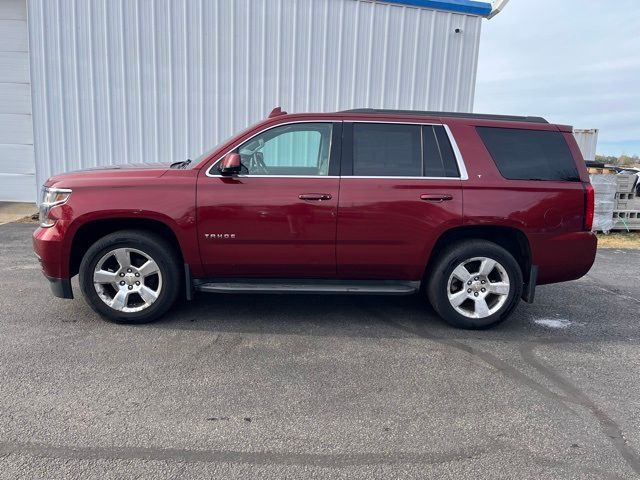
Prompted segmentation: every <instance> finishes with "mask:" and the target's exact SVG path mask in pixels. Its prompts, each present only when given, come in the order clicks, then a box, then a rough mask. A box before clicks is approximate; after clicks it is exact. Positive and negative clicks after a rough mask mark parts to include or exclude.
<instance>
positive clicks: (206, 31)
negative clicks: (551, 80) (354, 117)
mask: <svg viewBox="0 0 640 480" xmlns="http://www.w3.org/2000/svg"><path fill="white" fill-rule="evenodd" d="M497 3H498V4H502V3H504V0H502V1H500V2H497ZM497 11H499V8H498V9H496V8H493V9H492V5H491V4H490V3H488V2H482V1H474V0H393V1H391V0H390V1H384V2H383V1H373V2H372V1H364V0H28V2H27V1H26V0H2V2H0V200H21V201H33V200H35V199H36V193H37V191H38V188H39V185H40V184H41V183H42V182H43V181H44V180H45V179H46V178H47V177H48V176H50V175H51V174H54V173H58V172H63V171H69V170H75V169H79V168H85V167H92V166H100V165H110V164H118V163H132V162H133V163H135V162H153V161H176V160H183V159H185V158H188V157H191V158H194V157H195V156H197V155H198V154H200V153H201V152H203V151H205V150H207V149H209V148H210V147H212V146H214V145H215V144H217V143H218V142H220V141H221V140H223V139H224V138H226V137H228V136H229V135H231V134H233V133H234V132H237V131H238V130H240V129H243V128H245V127H246V126H248V125H249V124H251V123H254V122H256V121H258V120H259V119H261V118H264V117H265V115H267V114H268V112H269V111H270V110H271V109H272V108H273V107H274V106H277V105H280V106H282V107H283V109H285V110H288V111H290V112H292V111H293V112H297V111H300V112H302V111H335V110H342V109H347V108H358V107H377V108H400V109H422V110H449V111H471V110H472V108H473V97H474V87H475V76H476V67H477V60H478V48H479V40H480V28H481V23H482V19H483V18H485V17H490V16H491V15H492V14H495V13H496V12H497ZM27 65H29V66H30V75H29V69H28V67H27ZM31 114H33V115H31ZM32 120H33V121H32Z"/></svg>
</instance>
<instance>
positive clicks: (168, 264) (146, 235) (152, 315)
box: [79, 230, 183, 324]
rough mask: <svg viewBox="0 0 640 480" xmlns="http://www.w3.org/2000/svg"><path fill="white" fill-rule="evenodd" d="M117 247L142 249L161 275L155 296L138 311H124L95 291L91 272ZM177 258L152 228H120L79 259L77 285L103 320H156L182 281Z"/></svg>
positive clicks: (135, 321) (139, 322)
mask: <svg viewBox="0 0 640 480" xmlns="http://www.w3.org/2000/svg"><path fill="white" fill-rule="evenodd" d="M116 248H132V249H136V250H139V251H141V252H144V253H145V254H146V255H148V256H149V257H150V258H152V259H153V261H155V263H156V264H157V266H158V269H159V272H160V274H161V276H162V277H161V278H162V288H161V289H159V293H158V295H157V298H156V300H155V301H154V302H153V303H151V304H150V305H148V306H147V307H146V308H145V309H143V310H141V311H137V312H123V311H119V310H115V309H113V308H111V307H110V306H109V305H107V304H106V303H105V302H104V301H103V300H102V299H101V298H100V296H99V295H98V293H97V292H96V289H95V287H94V283H93V272H94V270H95V268H96V265H97V263H98V261H100V259H102V258H103V256H105V255H107V254H108V253H109V252H110V251H112V250H114V249H116ZM179 265H180V262H179V259H178V257H177V253H176V251H175V249H174V247H173V246H172V245H171V244H170V243H169V242H167V241H166V240H164V239H163V238H162V237H160V236H158V235H156V234H153V233H151V232H146V231H139V230H121V231H118V232H114V233H111V234H109V235H106V236H105V237H103V238H101V239H100V240H98V241H97V242H95V243H94V244H93V245H91V247H89V249H88V250H87V252H86V253H85V255H84V257H83V258H82V262H81V263H80V272H79V273H80V289H81V290H82V294H83V296H84V298H85V300H86V302H87V303H88V304H89V306H90V307H91V308H92V309H93V310H95V311H96V312H97V313H98V314H100V315H101V316H102V317H103V318H105V319H106V320H109V321H111V322H115V323H126V324H141V323H148V322H152V321H154V320H157V319H158V318H160V317H161V316H162V315H164V314H165V313H166V312H167V310H169V308H171V306H172V305H173V304H174V303H175V301H176V299H177V297H178V293H179V291H180V287H181V285H182V282H183V278H182V272H181V269H180V266H179Z"/></svg>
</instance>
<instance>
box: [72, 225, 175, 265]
mask: <svg viewBox="0 0 640 480" xmlns="http://www.w3.org/2000/svg"><path fill="white" fill-rule="evenodd" d="M121 230H136V231H147V232H151V233H154V234H156V235H158V236H160V237H162V238H164V239H165V240H167V241H168V242H169V243H170V244H171V245H172V246H173V247H174V249H175V252H176V254H177V255H178V258H179V259H180V262H181V263H184V255H183V252H182V248H181V245H180V242H179V240H178V236H177V235H176V233H175V231H174V230H173V228H171V227H170V226H169V225H168V224H167V223H165V222H163V221H161V220H157V219H151V218H138V217H134V218H132V217H113V218H105V219H96V220H91V221H88V222H85V223H83V224H82V225H80V226H79V227H78V229H77V230H76V231H75V233H74V235H73V239H72V240H71V245H70V247H69V276H70V277H72V276H74V275H76V274H77V273H78V270H79V267H80V262H81V261H82V258H83V257H84V255H85V253H86V252H87V250H88V249H89V247H90V246H91V245H93V244H94V243H95V242H96V241H97V240H98V239H100V238H102V237H104V236H105V235H108V234H110V233H114V232H117V231H121Z"/></svg>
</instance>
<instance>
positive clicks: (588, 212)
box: [584, 183, 596, 232]
mask: <svg viewBox="0 0 640 480" xmlns="http://www.w3.org/2000/svg"><path fill="white" fill-rule="evenodd" d="M595 208H596V194H595V190H594V189H593V185H591V184H590V183H585V184H584V229H585V230H587V231H589V232H590V231H591V228H592V227H593V214H594V212H595Z"/></svg>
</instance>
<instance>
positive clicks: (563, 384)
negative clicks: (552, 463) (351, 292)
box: [369, 312, 640, 475]
mask: <svg viewBox="0 0 640 480" xmlns="http://www.w3.org/2000/svg"><path fill="white" fill-rule="evenodd" d="M369 313H372V312H369ZM373 314H374V315H375V316H376V317H378V318H380V319H382V320H383V321H384V322H386V323H388V324H390V325H392V326H394V327H396V328H400V329H402V330H404V331H406V332H410V333H413V334H414V335H417V336H419V337H422V338H426V339H428V340H432V341H434V342H437V343H440V344H442V345H445V346H448V347H451V348H455V349H457V350H460V351H463V352H465V353H468V354H470V355H473V356H475V357H477V358H479V359H481V360H482V361H484V362H485V363H488V364H489V365H491V366H493V367H495V368H497V369H498V370H499V371H500V372H502V373H503V374H504V375H506V376H508V377H511V378H513V379H514V380H516V381H518V382H520V383H522V384H524V385H526V386H527V387H529V388H531V389H533V390H535V391H536V392H538V393H540V394H542V395H544V396H545V397H546V398H548V399H550V400H553V401H554V402H556V404H557V405H559V406H562V407H563V408H565V409H568V410H569V411H571V412H572V413H575V412H574V411H573V410H572V409H570V408H569V407H568V406H567V405H566V403H565V402H570V403H572V404H575V405H580V406H582V407H584V408H586V409H587V410H588V411H589V412H591V414H592V415H593V416H594V417H595V418H596V420H597V421H598V423H599V424H600V429H601V430H602V432H603V433H604V434H605V436H606V437H607V439H608V440H609V441H610V442H611V443H612V445H613V447H614V448H615V449H616V450H617V451H618V452H619V453H620V455H621V456H622V458H623V459H624V460H625V462H626V463H627V465H628V466H629V467H630V468H631V469H632V470H633V471H634V472H635V473H636V474H638V475H640V456H639V455H638V453H637V452H636V451H635V450H634V449H633V448H631V446H630V445H629V444H628V442H627V441H626V439H625V437H624V435H623V433H622V429H621V428H620V426H619V425H618V424H617V423H616V422H615V421H614V420H613V419H612V418H611V417H610V416H609V415H608V414H607V413H606V412H604V411H603V410H602V409H601V408H600V407H598V406H597V405H596V404H595V403H594V402H593V401H592V400H591V399H589V398H588V397H587V395H586V394H584V393H583V392H582V391H581V390H580V389H579V388H577V387H576V386H575V385H573V384H572V383H571V382H569V381H568V380H566V379H565V378H563V377H562V376H561V375H559V374H558V373H557V372H555V371H554V370H553V369H552V368H551V367H549V366H547V365H544V364H543V363H542V361H541V360H539V359H538V358H537V357H536V355H535V353H534V349H535V348H536V347H537V346H538V345H540V342H532V343H529V344H526V345H523V346H521V347H520V355H521V356H522V358H523V360H524V361H525V362H526V363H528V364H529V365H531V366H532V367H533V368H534V369H535V370H536V371H538V372H539V373H540V374H542V376H543V377H544V378H546V379H547V380H549V381H550V382H551V383H553V384H554V385H555V386H556V387H558V388H559V389H560V390H562V392H564V394H565V396H563V395H559V394H557V393H555V392H553V391H552V390H550V389H549V388H548V387H546V386H544V385H543V384H541V383H539V382H537V381H535V380H534V379H532V378H531V377H529V376H527V375H525V374H524V373H522V372H521V371H520V370H518V369H517V368H515V367H513V366H512V365H510V364H508V363H507V362H505V361H504V360H501V359H499V358H498V357H496V356H495V355H492V354H490V353H488V352H485V351H483V350H479V349H477V348H474V347H472V346H470V345H467V344H465V343H463V342H460V341H458V340H452V339H447V338H442V337H438V336H436V335H433V334H432V333H430V332H426V331H424V330H423V329H422V328H420V327H415V328H413V329H412V328H410V327H406V326H404V325H402V324H399V323H397V322H395V321H393V320H390V319H388V318H385V317H384V316H383V315H381V314H379V313H378V312H373ZM549 343H560V342H549Z"/></svg>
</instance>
